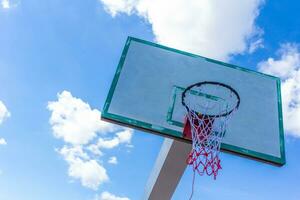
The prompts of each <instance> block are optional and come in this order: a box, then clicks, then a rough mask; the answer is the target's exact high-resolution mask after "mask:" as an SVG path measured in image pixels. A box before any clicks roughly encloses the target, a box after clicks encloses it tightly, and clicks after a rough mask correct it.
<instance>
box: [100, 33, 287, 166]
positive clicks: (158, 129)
mask: <svg viewBox="0 0 300 200" xmlns="http://www.w3.org/2000/svg"><path fill="white" fill-rule="evenodd" d="M131 41H134V42H139V43H143V44H145V45H150V46H154V47H157V48H161V49H165V50H168V51H173V52H176V53H179V54H183V55H186V56H190V57H198V58H204V59H205V60H206V61H208V62H212V63H216V64H219V65H223V66H225V67H230V68H234V69H238V70H242V71H246V72H248V73H254V74H258V75H262V76H267V77H269V78H273V79H274V80H276V83H277V94H278V116H279V118H278V120H279V130H280V134H279V140H280V154H281V156H280V157H275V156H270V155H268V154H263V153H259V152H256V151H251V150H247V149H244V148H240V147H237V146H233V145H228V144H222V145H221V149H222V150H223V151H227V152H231V153H234V154H238V155H241V156H246V157H250V158H253V159H257V160H260V161H265V162H268V163H272V164H275V165H279V166H281V165H284V164H285V162H286V161H285V147H284V129H283V119H282V103H281V92H280V91H281V90H280V87H281V86H280V79H279V78H277V77H275V76H271V75H267V74H263V73H260V72H257V71H254V70H250V69H246V68H242V67H239V66H236V65H232V64H228V63H224V62H220V61H216V60H213V59H210V58H205V57H202V56H198V55H195V54H191V53H188V52H184V51H180V50H177V49H173V48H170V47H166V46H162V45H159V44H155V43H152V42H149V41H145V40H141V39H138V38H133V37H128V38H127V41H126V44H125V47H124V49H123V52H122V55H121V58H120V61H119V64H118V67H117V70H116V73H115V76H114V78H113V81H112V84H111V87H110V90H109V93H108V95H107V98H106V101H105V104H104V108H103V110H102V114H101V118H102V119H103V120H106V121H111V122H114V123H118V124H121V125H124V126H128V127H133V128H137V129H141V130H144V131H148V132H151V133H156V134H160V135H163V136H166V137H171V138H174V139H179V140H182V141H185V142H191V141H190V140H187V139H184V138H183V137H182V132H179V131H176V130H172V129H169V128H165V127H162V126H157V125H154V124H149V123H146V122H143V121H139V120H135V119H130V118H127V117H123V116H119V115H115V114H112V113H109V106H110V103H111V100H112V97H113V94H114V91H115V88H116V85H117V82H118V79H119V76H120V73H121V71H122V67H123V64H124V61H125V57H126V55H127V52H128V49H129V46H130V43H131ZM170 112H171V111H170ZM178 125H180V124H178ZM181 125H182V124H181Z"/></svg>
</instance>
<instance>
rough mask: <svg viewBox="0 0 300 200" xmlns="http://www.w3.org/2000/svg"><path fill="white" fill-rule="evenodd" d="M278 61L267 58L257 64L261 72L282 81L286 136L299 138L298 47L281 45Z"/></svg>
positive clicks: (299, 61)
mask: <svg viewBox="0 0 300 200" xmlns="http://www.w3.org/2000/svg"><path fill="white" fill-rule="evenodd" d="M277 55H278V57H279V58H278V59H275V58H268V59H267V60H266V61H262V62H260V63H259V64H258V69H259V71H261V72H264V73H267V74H271V75H274V76H278V77H280V78H281V80H282V85H281V93H282V107H283V116H284V119H283V120H284V127H285V130H286V132H287V133H288V134H291V135H294V136H296V137H300V123H299V122H300V52H299V45H297V44H292V43H285V44H282V45H281V47H280V49H279V50H278V52H277Z"/></svg>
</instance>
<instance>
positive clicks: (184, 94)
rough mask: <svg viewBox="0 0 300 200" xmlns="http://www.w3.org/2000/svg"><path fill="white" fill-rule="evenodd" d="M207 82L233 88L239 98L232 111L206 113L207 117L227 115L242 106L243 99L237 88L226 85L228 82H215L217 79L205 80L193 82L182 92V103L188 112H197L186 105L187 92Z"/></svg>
mask: <svg viewBox="0 0 300 200" xmlns="http://www.w3.org/2000/svg"><path fill="white" fill-rule="evenodd" d="M205 84H208V85H218V86H221V87H224V88H227V89H229V90H231V92H232V93H233V94H234V95H235V96H236V98H237V100H238V101H237V103H236V106H235V107H234V108H233V109H231V110H230V111H228V112H225V113H220V114H218V115H205V116H207V117H225V116H228V115H230V114H231V113H232V112H233V111H234V110H236V109H238V107H239V106H240V101H241V99H240V96H239V94H238V93H237V91H236V90H235V89H233V88H232V87H231V86H229V85H226V84H224V83H220V82H215V81H203V82H198V83H195V84H193V85H190V86H188V87H187V88H186V89H185V90H184V91H183V93H182V96H181V104H182V105H183V106H184V107H185V108H186V110H187V111H188V112H190V111H193V112H195V113H197V112H196V111H194V110H191V109H190V108H189V107H188V106H187V105H186V103H185V101H184V100H185V97H186V92H187V91H189V90H190V89H191V88H193V87H195V86H197V87H200V86H201V85H205Z"/></svg>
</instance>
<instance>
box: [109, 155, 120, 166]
mask: <svg viewBox="0 0 300 200" xmlns="http://www.w3.org/2000/svg"><path fill="white" fill-rule="evenodd" d="M108 163H110V164H114V165H116V164H118V159H117V157H116V156H112V157H110V158H109V160H108Z"/></svg>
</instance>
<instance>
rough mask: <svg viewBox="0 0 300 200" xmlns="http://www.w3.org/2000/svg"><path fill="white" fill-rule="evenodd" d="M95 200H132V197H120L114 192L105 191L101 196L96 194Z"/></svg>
mask: <svg viewBox="0 0 300 200" xmlns="http://www.w3.org/2000/svg"><path fill="white" fill-rule="evenodd" d="M95 200H130V199H129V198H127V197H118V196H116V195H114V194H111V193H109V192H107V191H105V192H102V193H101V195H100V196H96V198H95Z"/></svg>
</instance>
